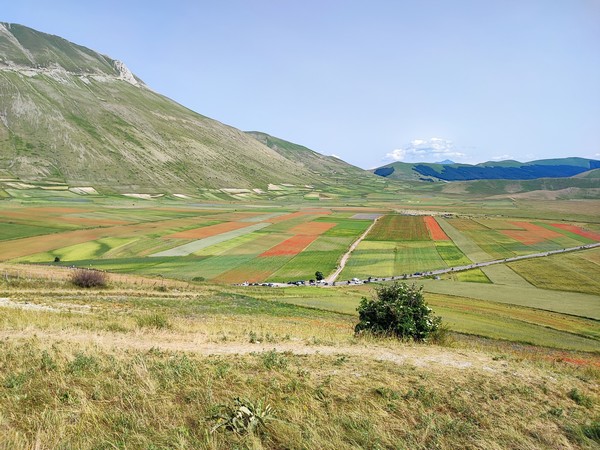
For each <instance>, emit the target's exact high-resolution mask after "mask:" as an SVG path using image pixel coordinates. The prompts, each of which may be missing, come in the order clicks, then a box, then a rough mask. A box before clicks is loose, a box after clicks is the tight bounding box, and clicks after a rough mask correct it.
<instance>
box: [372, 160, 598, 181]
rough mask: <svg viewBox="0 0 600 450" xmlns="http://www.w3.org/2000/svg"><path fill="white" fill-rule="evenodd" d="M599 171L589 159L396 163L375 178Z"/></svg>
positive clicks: (499, 176)
mask: <svg viewBox="0 0 600 450" xmlns="http://www.w3.org/2000/svg"><path fill="white" fill-rule="evenodd" d="M597 168H600V161H598V160H594V159H586V158H558V159H543V160H538V161H531V162H527V163H521V162H519V161H512V160H511V161H488V162H485V163H481V164H476V165H471V164H431V163H403V162H395V163H392V164H387V165H385V166H381V167H379V168H377V169H374V170H373V171H372V172H373V173H374V174H376V175H379V176H382V177H386V178H389V179H396V180H414V179H420V180H427V181H437V180H443V181H469V180H534V179H538V178H567V177H572V176H575V175H578V174H580V173H583V172H586V171H589V170H592V169H597Z"/></svg>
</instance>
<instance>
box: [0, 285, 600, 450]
mask: <svg viewBox="0 0 600 450" xmlns="http://www.w3.org/2000/svg"><path fill="white" fill-rule="evenodd" d="M65 279H66V277H65ZM140 280H146V279H141V278H139V277H131V278H129V283H127V282H124V281H122V282H121V284H119V285H118V286H115V285H114V284H111V286H112V287H109V288H107V289H105V290H77V289H74V288H73V287H71V286H70V285H69V284H68V282H67V281H65V280H62V281H60V280H55V281H52V280H51V279H48V278H44V279H35V278H30V279H29V280H27V281H26V282H24V283H25V284H26V286H21V287H19V286H15V285H13V286H11V287H9V288H8V289H9V291H8V292H10V296H11V298H12V299H13V302H14V303H18V304H19V305H21V308H0V430H2V432H1V433H0V448H10V449H30V448H78V449H92V448H130V449H137V448H140V449H141V448H144V449H146V448H200V449H221V448H222V449H229V448H323V449H346V448H417V449H418V448H423V449H425V448H441V449H454V448H467V449H469V448H473V449H475V448H502V449H521V448H536V449H537V448H548V449H550V448H557V447H560V448H594V446H596V445H597V443H596V442H595V441H593V440H591V439H590V438H589V437H586V433H587V434H588V435H590V432H589V430H590V429H591V430H593V426H594V425H593V423H594V420H596V421H597V420H598V418H599V417H600V396H599V395H598V392H600V391H599V386H598V384H599V380H600V369H599V368H598V357H597V355H596V356H594V355H589V354H587V355H586V354H578V353H574V352H557V351H555V352H551V351H548V350H546V349H541V348H538V347H532V346H528V347H526V346H516V345H513V344H508V343H501V342H497V341H485V340H477V339H474V338H468V339H467V338H463V337H460V336H457V337H456V340H455V342H454V343H453V344H452V345H451V346H449V347H448V346H447V347H439V346H434V345H416V344H403V343H400V342H398V341H395V340H391V339H381V340H380V339H369V338H365V339H359V338H354V337H353V335H352V328H353V325H354V319H353V318H352V317H350V316H345V315H341V314H335V313H328V312H323V311H317V310H310V309H305V308H300V307H297V306H293V305H286V304H283V303H279V302H276V301H266V300H258V299H256V298H253V297H251V296H250V295H251V294H252V292H253V291H252V290H249V291H247V292H248V294H247V295H243V294H239V293H238V294H235V293H231V292H226V291H225V290H224V288H222V287H210V286H200V287H196V286H190V287H189V288H188V289H186V285H185V284H180V285H177V287H173V286H170V287H169V288H167V289H166V291H164V292H163V291H161V290H157V289H156V288H155V287H154V286H152V285H151V284H138V281H140ZM144 282H145V281H144ZM36 283H37V286H36ZM61 283H62V284H61ZM134 283H135V284H134ZM269 292H270V291H269ZM2 295H5V292H3V293H0V296H2ZM33 303H36V304H44V305H48V306H51V307H53V308H54V309H55V310H54V311H39V310H31V309H28V306H27V305H31V304H33ZM236 398H240V399H241V400H240V401H241V402H242V405H245V407H248V408H250V409H251V410H252V411H254V412H255V413H256V414H259V415H260V414H264V426H263V425H260V426H257V428H256V429H255V431H254V432H250V433H247V432H243V431H242V432H234V431H232V430H230V429H228V428H227V427H226V426H222V427H217V426H218V424H219V421H218V419H217V416H218V415H219V414H224V413H227V411H229V413H231V412H232V411H235V408H234V407H235V405H236V403H235V400H236ZM232 405H233V406H232ZM267 406H269V407H270V409H271V410H272V412H271V413H269V412H268V411H269V409H267ZM226 407H229V409H227V408H226ZM213 430H214V431H213Z"/></svg>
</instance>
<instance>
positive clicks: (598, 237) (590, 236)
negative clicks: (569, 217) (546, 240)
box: [552, 223, 600, 241]
mask: <svg viewBox="0 0 600 450" xmlns="http://www.w3.org/2000/svg"><path fill="white" fill-rule="evenodd" d="M552 226H553V227H556V228H560V229H561V230H565V231H569V232H571V233H574V234H577V235H578V236H583V237H586V238H588V239H593V240H594V241H600V233H595V232H593V231H588V230H584V229H583V228H580V227H578V226H576V225H569V224H566V223H553V224H552Z"/></svg>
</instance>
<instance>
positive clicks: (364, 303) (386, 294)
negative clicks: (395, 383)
mask: <svg viewBox="0 0 600 450" xmlns="http://www.w3.org/2000/svg"><path fill="white" fill-rule="evenodd" d="M422 290H423V287H419V288H417V287H416V286H415V285H412V286H408V285H407V284H406V283H394V284H392V285H387V286H381V287H378V288H376V289H375V293H376V294H377V296H376V298H373V299H370V300H369V299H367V298H366V297H363V298H362V300H361V302H360V305H359V307H358V309H357V310H358V316H359V322H358V324H357V325H356V327H355V328H354V331H355V333H357V334H360V333H364V332H370V333H372V334H375V335H391V336H395V337H398V338H400V339H413V340H415V341H425V340H426V339H427V338H428V337H430V336H431V335H432V334H435V333H436V331H437V330H438V329H439V328H440V326H441V323H442V319H441V317H439V316H435V315H434V314H433V311H432V310H431V308H429V307H428V306H427V303H426V302H425V299H424V298H423V293H422Z"/></svg>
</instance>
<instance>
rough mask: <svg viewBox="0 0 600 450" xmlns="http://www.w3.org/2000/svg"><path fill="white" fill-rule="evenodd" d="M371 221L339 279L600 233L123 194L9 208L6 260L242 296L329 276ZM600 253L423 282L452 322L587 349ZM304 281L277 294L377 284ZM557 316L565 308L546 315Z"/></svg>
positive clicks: (321, 298)
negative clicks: (257, 288)
mask: <svg viewBox="0 0 600 450" xmlns="http://www.w3.org/2000/svg"><path fill="white" fill-rule="evenodd" d="M375 220H377V222H376V223H375V224H374V225H373V222H374V221H375ZM371 225H373V226H372V228H371V229H370V231H369V232H368V233H367V234H366V236H365V238H364V239H363V240H362V241H361V242H360V243H359V244H358V246H357V247H356V249H355V250H354V251H353V252H351V253H350V254H349V258H348V260H347V263H346V265H345V267H344V268H343V270H342V272H341V274H340V276H339V278H338V279H337V281H338V282H339V283H336V284H340V285H342V286H348V284H347V281H346V280H351V279H352V278H355V277H356V278H359V279H363V280H364V279H367V278H368V277H375V278H380V277H391V276H402V275H403V274H414V273H417V272H421V273H427V272H429V271H432V270H436V269H447V268H453V267H459V266H469V265H471V264H474V263H479V262H485V261H492V260H498V259H506V258H511V257H514V256H519V255H527V254H533V253H538V252H547V251H552V250H557V249H561V248H570V247H579V246H582V245H585V244H588V243H592V242H595V241H598V240H600V239H598V238H600V233H598V226H597V224H594V223H586V222H579V223H578V222H563V223H559V222H557V221H556V219H552V218H551V219H547V220H542V219H524V218H522V217H520V218H519V217H515V218H513V217H510V216H502V217H486V216H476V215H455V214H444V215H441V214H423V215H414V214H413V215H410V214H402V213H398V212H394V211H393V210H392V209H391V208H384V207H382V208H381V209H374V208H361V207H337V206H329V207H320V208H315V207H313V206H310V207H306V206H302V205H301V206H297V207H289V206H283V205H269V206H263V207H261V206H258V205H241V204H235V205H228V204H202V205H194V204H191V203H184V204H174V203H173V202H159V201H156V202H149V203H146V204H142V205H137V204H136V205H134V204H131V203H126V202H123V201H120V202H117V201H114V200H112V199H111V200H110V201H107V202H103V201H98V202H91V203H87V204H83V205H77V204H75V205H68V206H65V205H59V206H57V205H54V204H52V202H45V201H44V202H40V204H39V205H38V204H24V205H21V204H17V203H8V204H6V205H5V206H4V210H3V214H2V216H0V250H1V251H0V259H1V260H2V261H4V262H7V263H9V264H15V263H16V264H28V266H27V267H29V268H33V267H37V268H40V270H43V268H44V267H48V266H54V267H57V268H60V267H61V266H66V267H71V266H75V267H85V268H96V269H101V270H107V271H109V272H112V273H119V274H123V276H124V275H125V274H132V276H135V275H143V276H146V277H151V278H149V279H154V280H164V281H167V280H169V279H176V280H182V281H184V282H185V283H192V284H197V283H208V284H209V285H211V284H213V285H215V284H217V285H227V286H228V287H227V289H240V294H244V292H253V291H250V290H249V289H252V288H244V289H241V288H233V287H232V286H231V285H232V284H238V283H243V282H248V283H271V282H274V283H286V282H288V281H296V280H309V279H312V278H314V277H315V272H316V271H320V272H322V273H323V274H324V276H325V277H327V276H328V275H329V274H332V273H334V272H335V271H336V269H337V267H338V266H339V265H340V261H341V259H342V256H343V255H345V254H346V253H347V252H348V250H349V248H350V247H351V246H352V244H353V243H355V242H356V241H357V239H358V238H359V237H360V236H362V235H363V234H364V233H365V231H366V230H367V229H369V227H371ZM598 255H600V249H592V250H584V251H578V252H573V253H568V254H555V255H552V256H549V257H546V258H539V259H532V260H524V261H515V262H508V263H506V264H497V265H494V266H488V267H482V268H476V269H471V270H465V271H456V272H448V273H447V274H444V275H442V276H441V278H442V279H441V280H433V279H425V280H420V281H419V283H422V284H423V285H424V289H425V291H426V292H427V295H428V298H429V299H430V300H431V304H432V305H433V306H434V307H435V308H436V310H437V311H439V313H440V314H441V315H442V316H443V317H444V319H445V320H446V321H447V322H448V323H449V324H450V325H451V327H452V329H453V330H456V331H460V332H461V333H467V334H469V333H472V334H478V335H483V336H489V337H493V338H496V339H508V340H525V338H526V336H527V335H528V333H529V334H530V333H532V332H533V331H532V330H534V331H535V334H536V336H535V337H530V339H529V340H530V341H531V342H534V343H536V344H539V345H550V346H556V347H560V348H573V349H585V350H590V349H593V348H594V347H595V346H597V339H598V336H597V334H594V333H593V332H589V330H593V329H594V327H597V320H598V318H600V311H598V305H597V298H598V295H599V294H600V287H599V286H598V282H597V279H598V277H597V274H598V272H599V267H600V260H599V259H598ZM32 264H33V265H34V266H32ZM28 270H33V269H28ZM115 276H116V275H115ZM157 282H159V281H155V283H157ZM160 282H161V283H162V281H160ZM219 289H221V288H219ZM302 289H304V288H294V289H293V290H292V291H290V290H289V289H285V290H281V289H275V290H272V294H269V298H273V299H275V300H277V301H283V302H286V303H296V304H298V305H300V306H310V307H312V308H319V309H330V310H333V311H338V312H342V313H344V314H354V313H355V308H356V305H357V304H358V301H359V300H360V297H361V296H363V295H368V293H369V288H368V286H357V287H356V289H358V291H356V292H354V293H353V292H352V291H351V290H350V289H351V288H349V287H343V288H340V289H341V290H345V292H341V291H340V292H338V288H337V287H334V288H332V289H317V288H314V289H315V290H314V291H310V292H307V293H306V295H305V294H301V293H302V292H304V291H303V290H302ZM294 291H295V292H297V293H298V295H296V294H294V293H293V292H294ZM330 293H331V294H330ZM253 295H258V294H257V293H254V294H253ZM260 295H263V294H262V293H261V294H260ZM570 316H573V317H579V318H580V319H577V320H575V319H573V320H571V319H568V317H570ZM549 318H557V319H556V321H555V322H553V323H549V322H548V323H546V322H547V321H548V320H550V319H549ZM544 320H546V322H544ZM552 320H554V319H552ZM506 324H510V326H507V325H506ZM574 324H575V325H577V326H576V327H575V325H574ZM582 324H583V325H582ZM577 327H579V328H577ZM581 327H583V328H581ZM580 328H581V329H584V331H580Z"/></svg>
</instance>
